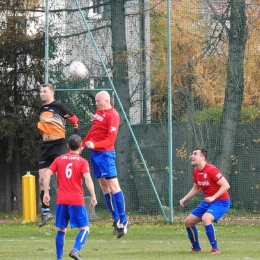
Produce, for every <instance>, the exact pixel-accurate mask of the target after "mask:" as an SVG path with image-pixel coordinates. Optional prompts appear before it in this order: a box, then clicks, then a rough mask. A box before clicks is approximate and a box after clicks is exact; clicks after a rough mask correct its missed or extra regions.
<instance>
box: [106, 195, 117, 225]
mask: <svg viewBox="0 0 260 260" xmlns="http://www.w3.org/2000/svg"><path fill="white" fill-rule="evenodd" d="M104 196H105V200H106V203H107V206H108V209H109V211H110V212H111V214H112V217H113V219H114V220H116V219H119V214H118V211H117V206H116V202H115V198H114V195H113V193H111V192H110V193H107V194H105V195H104Z"/></svg>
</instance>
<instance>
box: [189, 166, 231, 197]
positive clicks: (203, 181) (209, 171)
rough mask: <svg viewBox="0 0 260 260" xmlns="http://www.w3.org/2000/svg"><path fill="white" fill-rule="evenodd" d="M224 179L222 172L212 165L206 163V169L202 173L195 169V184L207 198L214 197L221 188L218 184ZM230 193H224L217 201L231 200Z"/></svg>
mask: <svg viewBox="0 0 260 260" xmlns="http://www.w3.org/2000/svg"><path fill="white" fill-rule="evenodd" d="M221 178H223V175H222V174H221V172H220V170H219V169H218V168H217V167H215V166H214V165H212V164H210V163H206V165H205V167H204V168H203V169H202V170H201V171H200V170H198V168H194V171H193V182H194V183H196V184H198V185H199V187H200V189H201V191H202V192H203V194H204V196H205V197H211V196H213V195H214V194H215V193H216V192H217V191H218V190H219V188H220V186H219V185H218V184H217V182H218V181H219V180H220V179H221ZM229 198H230V197H229V194H228V192H227V191H226V192H224V193H223V194H222V195H221V196H220V197H218V198H217V199H216V200H226V199H229Z"/></svg>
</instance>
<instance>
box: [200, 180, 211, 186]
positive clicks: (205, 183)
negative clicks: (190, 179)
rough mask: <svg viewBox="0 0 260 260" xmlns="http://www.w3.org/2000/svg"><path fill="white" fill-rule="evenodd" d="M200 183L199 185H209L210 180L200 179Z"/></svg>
mask: <svg viewBox="0 0 260 260" xmlns="http://www.w3.org/2000/svg"><path fill="white" fill-rule="evenodd" d="M198 185H199V186H209V182H208V181H198Z"/></svg>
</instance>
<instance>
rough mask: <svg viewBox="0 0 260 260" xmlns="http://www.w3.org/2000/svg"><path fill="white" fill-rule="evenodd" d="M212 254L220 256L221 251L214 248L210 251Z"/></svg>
mask: <svg viewBox="0 0 260 260" xmlns="http://www.w3.org/2000/svg"><path fill="white" fill-rule="evenodd" d="M210 253H211V254H212V255H216V254H220V250H218V249H216V248H212V249H211V251H210Z"/></svg>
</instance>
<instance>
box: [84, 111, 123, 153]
mask: <svg viewBox="0 0 260 260" xmlns="http://www.w3.org/2000/svg"><path fill="white" fill-rule="evenodd" d="M119 123H120V117H119V114H118V112H117V111H116V110H115V109H114V108H113V107H112V108H110V109H107V110H104V111H101V110H96V113H95V115H94V117H93V121H92V126H91V128H90V130H89V132H88V134H87V136H86V137H85V139H84V140H83V142H82V146H85V144H86V141H91V142H93V143H94V145H95V148H94V150H95V151H111V150H115V141H116V136H117V133H118V127H119Z"/></svg>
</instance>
